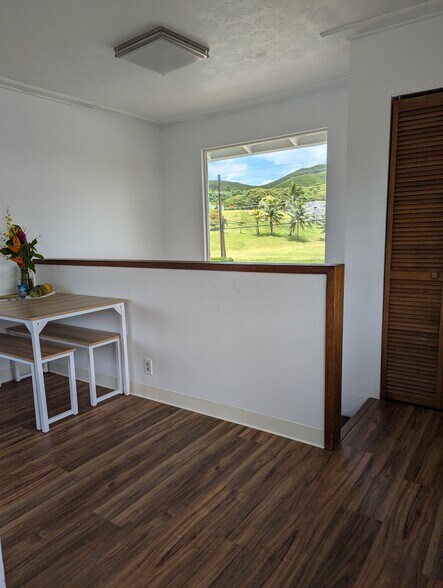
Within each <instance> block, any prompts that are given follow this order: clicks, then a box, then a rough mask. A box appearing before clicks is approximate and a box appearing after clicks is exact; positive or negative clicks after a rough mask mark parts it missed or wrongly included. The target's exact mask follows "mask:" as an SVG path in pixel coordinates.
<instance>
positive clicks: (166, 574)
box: [0, 374, 443, 588]
mask: <svg viewBox="0 0 443 588" xmlns="http://www.w3.org/2000/svg"><path fill="white" fill-rule="evenodd" d="M64 385H65V380H64V379H63V378H61V377H60V376H55V375H53V374H49V375H48V376H47V387H48V395H49V397H50V404H51V406H52V407H55V406H56V405H57V406H58V405H60V404H61V403H62V398H63V396H64V395H65V394H62V392H61V389H62V388H63V386H64ZM79 391H80V409H81V416H79V417H73V418H70V419H69V420H65V421H63V422H60V423H57V424H56V425H54V426H53V427H52V430H51V432H50V433H49V434H47V435H43V434H41V433H37V432H36V431H35V429H34V423H33V411H32V403H31V396H32V395H31V388H30V382H29V380H26V381H24V382H21V383H20V384H16V383H10V384H6V385H4V386H3V387H2V388H0V474H1V476H0V534H1V537H2V542H3V550H4V558H5V568H6V579H7V585H8V588H12V587H14V586H20V587H21V586H36V587H39V588H40V587H45V588H46V587H52V586H54V587H61V586H63V587H66V586H68V587H69V586H75V587H87V586H94V587H95V586H100V587H102V586H103V587H105V586H106V587H114V586H134V587H143V586H149V587H170V586H172V587H181V586H192V587H200V586H221V587H230V588H231V587H232V588H234V587H258V586H268V587H280V586H291V587H292V586H295V587H298V586H301V587H304V586H313V587H323V586H324V587H326V586H327V587H330V586H358V587H371V586H377V587H391V586H392V587H395V586H401V587H403V586H404V587H411V586H419V587H420V588H421V587H428V588H430V587H436V586H442V585H443V572H442V569H441V555H442V539H441V537H442V528H443V506H442V492H441V488H442V474H443V472H442V469H443V468H442V467H441V457H442V433H443V427H442V415H441V413H438V412H435V411H432V410H430V409H425V408H418V407H413V406H410V405H405V404H399V403H393V402H383V401H373V402H372V404H370V406H369V408H368V407H367V410H366V412H364V414H363V415H362V417H361V419H360V420H359V421H358V422H357V424H355V422H353V421H351V422H350V423H348V424H347V425H346V429H347V431H348V432H347V434H346V436H345V437H344V440H343V443H342V446H341V447H340V448H339V449H336V450H334V451H332V452H327V451H323V450H320V449H317V448H314V447H309V446H307V445H303V444H301V443H297V442H295V441H290V440H287V439H283V438H281V437H276V436H274V435H270V434H267V433H261V432H258V431H254V430H251V429H248V428H246V427H242V426H239V425H234V424H231V423H227V422H224V421H219V420H216V419H213V418H210V417H206V416H202V415H198V414H195V413H191V412H186V411H184V410H180V409H175V408H173V407H170V406H166V405H161V404H159V403H156V402H151V401H147V400H143V399H140V398H136V397H129V398H123V397H119V398H116V399H113V400H110V401H108V402H106V403H103V404H102V405H100V406H99V407H98V408H96V409H91V408H90V407H89V406H88V392H87V388H86V385H85V384H81V383H79Z"/></svg>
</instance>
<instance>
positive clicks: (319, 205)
mask: <svg viewBox="0 0 443 588" xmlns="http://www.w3.org/2000/svg"><path fill="white" fill-rule="evenodd" d="M306 210H307V212H308V213H309V214H310V215H311V217H312V218H313V219H314V220H318V219H320V218H323V217H324V216H325V215H326V200H310V201H309V202H306Z"/></svg>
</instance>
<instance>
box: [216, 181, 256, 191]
mask: <svg viewBox="0 0 443 588" xmlns="http://www.w3.org/2000/svg"><path fill="white" fill-rule="evenodd" d="M208 185H209V189H210V190H217V180H209V182H208ZM220 186H221V189H222V192H235V191H236V190H241V191H243V190H250V189H251V188H254V187H255V186H249V185H248V184H241V183H240V182H229V181H227V180H221V182H220Z"/></svg>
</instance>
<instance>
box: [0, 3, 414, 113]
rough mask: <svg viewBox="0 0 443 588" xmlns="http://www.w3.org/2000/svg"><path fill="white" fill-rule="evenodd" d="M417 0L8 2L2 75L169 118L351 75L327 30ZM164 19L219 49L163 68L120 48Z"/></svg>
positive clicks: (339, 42)
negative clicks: (154, 68) (117, 50)
mask: <svg viewBox="0 0 443 588" xmlns="http://www.w3.org/2000/svg"><path fill="white" fill-rule="evenodd" d="M414 4H417V0H412V1H408V0H0V77H3V78H9V79H11V80H15V81H17V82H22V83H26V84H30V85H32V86H36V87H38V88H43V89H45V90H50V91H53V92H59V93H62V94H65V95H68V96H71V97H75V98H78V99H82V100H87V101H89V102H93V103H95V104H99V105H104V106H108V107H112V108H116V109H119V110H123V111H126V112H129V113H133V114H136V115H139V116H142V117H144V118H148V119H151V120H156V121H159V122H162V123H166V122H171V121H176V120H181V119H183V118H186V117H189V116H194V115H196V114H201V113H207V112H215V111H218V110H222V109H225V108H227V107H229V106H231V105H237V104H240V103H248V102H249V101H258V100H261V99H263V100H264V99H266V98H269V97H271V96H274V95H283V94H286V93H290V92H296V91H297V90H299V89H303V88H307V87H310V86H315V85H317V84H322V83H324V82H327V81H329V80H333V79H336V78H340V77H343V76H346V75H347V71H348V47H347V42H346V41H345V40H343V39H340V38H337V37H328V38H321V37H320V32H321V31H324V30H327V29H331V28H333V27H337V26H339V25H342V24H346V23H348V22H351V21H355V20H359V19H363V18H370V17H374V16H378V15H381V14H385V13H387V12H391V11H394V10H398V9H402V8H404V7H405V6H410V5H414ZM158 25H162V26H165V27H168V28H171V29H173V30H175V31H176V32H178V33H181V34H182V35H185V36H187V37H190V38H191V39H194V40H195V41H197V42H199V43H201V44H203V45H206V46H208V47H209V48H210V57H209V59H208V60H204V61H202V62H199V63H196V64H193V65H191V66H189V67H187V68H184V69H182V70H178V71H176V72H173V73H170V74H168V75H166V76H164V77H163V76H161V75H160V74H156V73H154V72H151V71H149V70H146V69H143V68H141V67H139V66H136V65H134V64H131V63H129V62H127V61H122V60H118V59H115V57H114V54H113V47H114V46H115V45H117V44H119V43H121V42H123V41H126V40H128V39H129V38H132V37H134V36H136V35H138V34H141V33H144V32H146V31H147V30H149V29H150V28H154V27H155V26H158Z"/></svg>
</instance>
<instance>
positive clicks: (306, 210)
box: [205, 131, 327, 263]
mask: <svg viewBox="0 0 443 588" xmlns="http://www.w3.org/2000/svg"><path fill="white" fill-rule="evenodd" d="M326 155H327V133H326V131H316V132H310V133H304V134H298V135H291V136H286V137H279V138H276V139H270V140H267V141H260V142H257V143H249V144H243V145H235V146H232V147H222V148H219V149H211V150H208V151H206V152H205V156H206V165H207V178H208V185H207V198H208V200H207V209H208V227H209V244H208V245H209V258H210V259H211V260H222V261H223V260H227V261H240V262H242V261H243V262H247V261H262V262H268V263H273V262H275V263H278V262H285V263H324V262H325V227H326Z"/></svg>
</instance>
